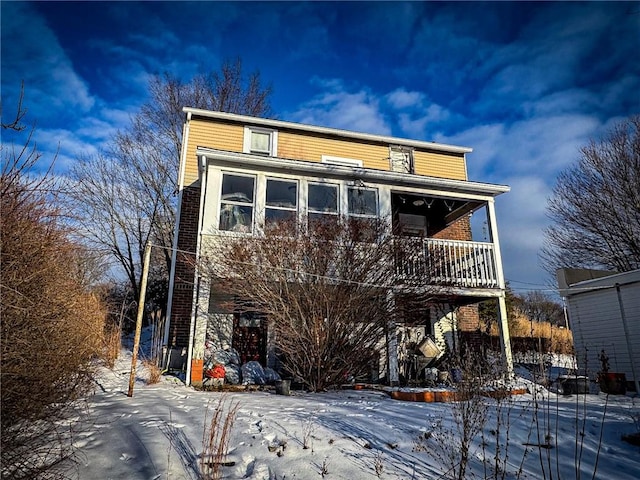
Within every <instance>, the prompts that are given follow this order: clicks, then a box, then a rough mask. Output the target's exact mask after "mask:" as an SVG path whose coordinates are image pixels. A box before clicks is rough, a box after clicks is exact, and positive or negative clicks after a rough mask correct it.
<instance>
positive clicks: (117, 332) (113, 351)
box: [102, 324, 122, 368]
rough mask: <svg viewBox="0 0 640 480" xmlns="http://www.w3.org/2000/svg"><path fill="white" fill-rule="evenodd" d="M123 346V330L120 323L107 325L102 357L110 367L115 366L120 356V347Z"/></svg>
mask: <svg viewBox="0 0 640 480" xmlns="http://www.w3.org/2000/svg"><path fill="white" fill-rule="evenodd" d="M121 346H122V330H121V329H120V327H119V325H113V324H110V325H107V326H106V327H105V333H104V340H103V354H102V358H103V360H104V362H105V364H106V365H107V367H109V368H113V367H114V366H115V364H116V360H117V359H118V357H119V356H120V348H121Z"/></svg>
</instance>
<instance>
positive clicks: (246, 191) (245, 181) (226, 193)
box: [222, 174, 254, 203]
mask: <svg viewBox="0 0 640 480" xmlns="http://www.w3.org/2000/svg"><path fill="white" fill-rule="evenodd" d="M253 183H254V179H253V177H241V176H238V175H226V174H225V175H224V176H223V177H222V201H223V202H242V203H253Z"/></svg>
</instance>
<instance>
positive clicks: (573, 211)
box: [542, 116, 640, 273]
mask: <svg viewBox="0 0 640 480" xmlns="http://www.w3.org/2000/svg"><path fill="white" fill-rule="evenodd" d="M548 214H549V217H550V218H551V220H552V222H553V224H552V225H551V227H549V228H548V229H547V231H546V243H545V246H544V248H543V251H542V258H543V262H544V264H545V267H546V268H547V269H548V270H549V271H550V272H551V273H555V270H556V269H558V268H561V267H574V268H604V269H612V270H617V271H620V272H624V271H629V270H634V269H636V268H640V116H634V117H631V118H629V119H627V120H626V121H624V122H622V123H621V124H619V125H618V126H617V127H615V128H614V129H613V130H612V131H611V133H610V134H609V135H608V136H607V137H606V138H605V139H604V140H603V141H601V142H594V141H592V142H591V143H590V144H589V145H588V146H586V147H584V148H582V150H581V157H580V159H579V160H578V162H577V163H576V164H575V165H574V166H572V167H570V168H569V169H567V170H566V171H564V172H562V173H561V174H560V175H559V177H558V180H557V183H556V186H555V188H554V190H553V194H552V197H551V199H550V200H549V205H548Z"/></svg>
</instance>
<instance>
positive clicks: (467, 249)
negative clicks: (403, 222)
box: [395, 237, 500, 289]
mask: <svg viewBox="0 0 640 480" xmlns="http://www.w3.org/2000/svg"><path fill="white" fill-rule="evenodd" d="M395 241H396V245H397V247H398V248H397V249H396V258H395V260H396V263H395V267H396V275H397V276H398V280H400V281H402V282H407V283H412V282H416V281H417V282H418V283H420V284H423V285H427V284H428V285H436V286H447V287H456V288H464V289H475V288H478V289H494V288H499V285H500V282H499V281H498V274H497V268H496V258H495V249H494V246H493V244H492V243H487V242H467V241H461V240H439V239H434V238H411V237H396V239H395Z"/></svg>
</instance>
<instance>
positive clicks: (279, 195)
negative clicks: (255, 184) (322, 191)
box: [267, 179, 298, 208]
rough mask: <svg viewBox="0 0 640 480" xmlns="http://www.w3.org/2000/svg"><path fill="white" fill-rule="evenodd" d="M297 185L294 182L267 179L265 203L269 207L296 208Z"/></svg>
mask: <svg viewBox="0 0 640 480" xmlns="http://www.w3.org/2000/svg"><path fill="white" fill-rule="evenodd" d="M297 204H298V185H297V184H296V182H287V181H284V180H270V179H267V205H268V206H270V207H286V208H296V206H297Z"/></svg>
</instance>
